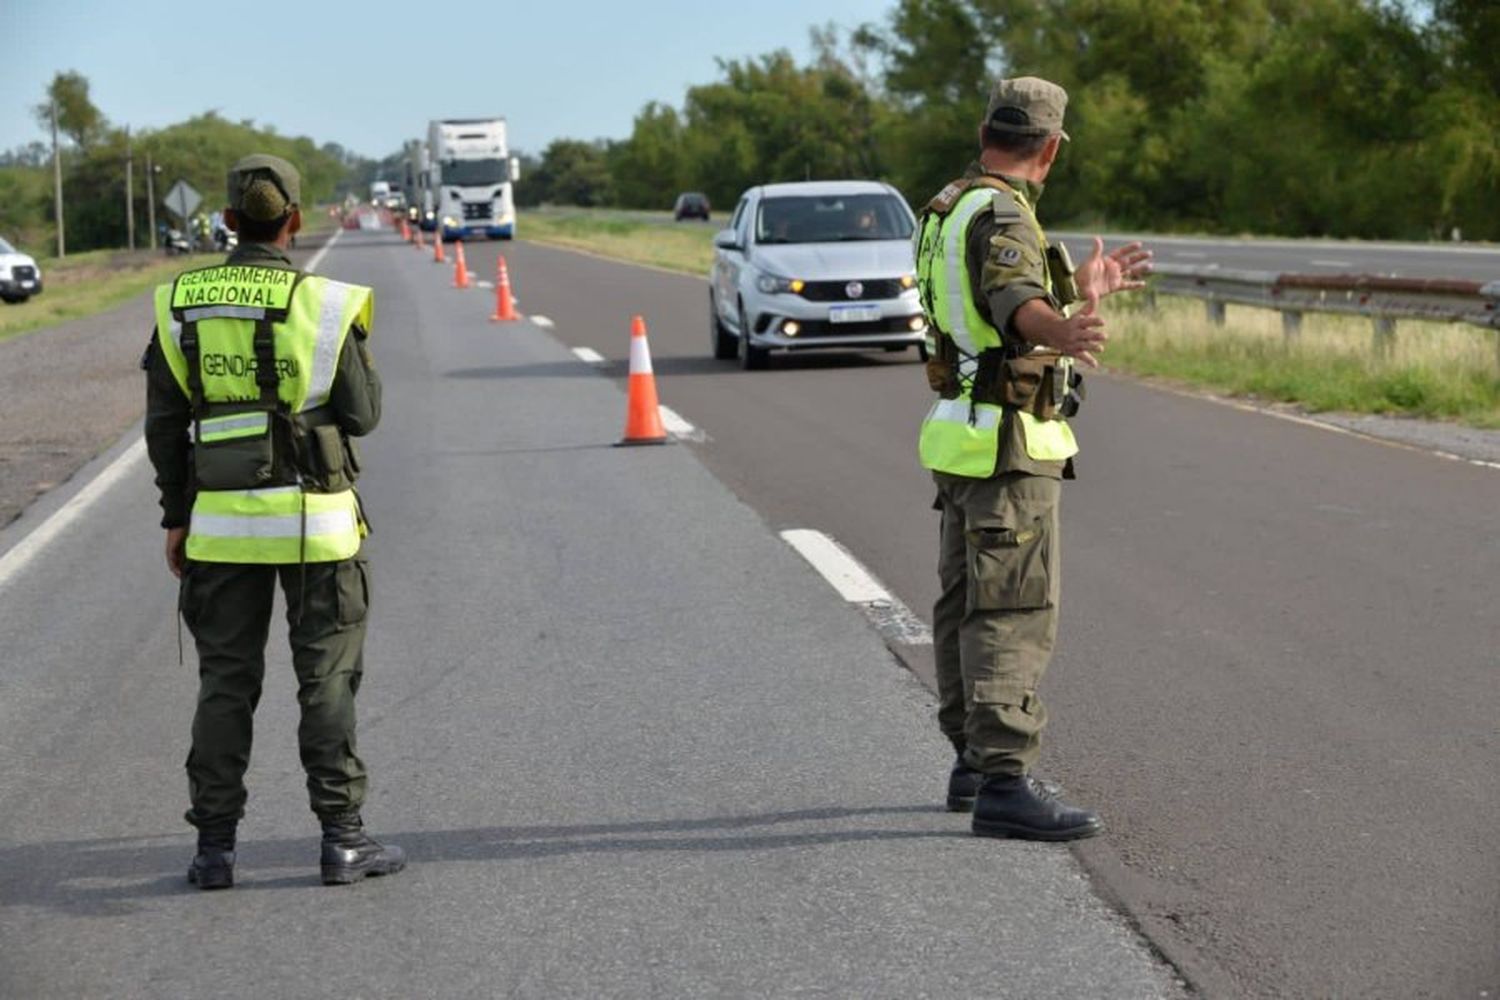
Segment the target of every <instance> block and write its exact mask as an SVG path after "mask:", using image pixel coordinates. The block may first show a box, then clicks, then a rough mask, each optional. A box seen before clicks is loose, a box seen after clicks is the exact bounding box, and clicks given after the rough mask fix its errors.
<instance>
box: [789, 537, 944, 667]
mask: <svg viewBox="0 0 1500 1000" xmlns="http://www.w3.org/2000/svg"><path fill="white" fill-rule="evenodd" d="M781 537H782V539H783V540H784V541H785V542H786V543H787V544H788V545H790V546H791V547H792V548H793V549H795V550H796V551H797V554H798V555H800V556H801V557H802V558H803V559H806V560H807V561H808V563H810V564H811V565H812V568H813V569H815V570H817V571H818V572H819V573H820V574H822V576H823V579H825V580H827V581H828V583H829V584H830V585H831V586H832V587H833V589H834V590H836V591H838V595H839V596H840V597H842V598H843V599H844V600H846V601H848V602H849V603H850V604H853V605H854V606H855V607H857V608H859V609H860V611H862V612H864V616H865V617H866V618H867V619H869V621H870V624H872V625H874V626H875V629H876V631H878V632H879V633H880V635H881V637H882V638H884V639H885V640H886V641H887V642H893V643H900V644H902V645H906V646H920V645H930V644H931V643H932V630H931V629H930V628H928V627H927V623H926V622H924V621H922V619H920V618H918V617H917V616H916V615H915V614H913V613H912V610H911V608H908V607H907V606H906V605H905V604H903V603H901V601H899V600H897V599H896V597H895V596H894V595H892V594H891V592H890V591H889V590H887V589H886V587H885V585H884V584H882V583H881V582H880V581H879V580H877V579H875V576H874V574H873V573H871V572H870V571H869V570H867V569H865V567H864V566H863V565H861V564H860V562H859V560H858V559H855V558H854V556H853V555H851V554H850V553H849V550H847V549H845V548H844V547H843V546H842V545H840V544H839V543H838V542H836V541H834V540H833V539H832V538H830V537H828V536H827V535H825V534H823V532H821V531H813V530H811V529H808V528H791V529H788V530H786V531H783V532H782V533H781Z"/></svg>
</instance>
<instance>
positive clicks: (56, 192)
mask: <svg viewBox="0 0 1500 1000" xmlns="http://www.w3.org/2000/svg"><path fill="white" fill-rule="evenodd" d="M52 201H53V208H54V209H55V210H56V216H57V256H58V257H59V258H61V257H64V256H66V255H67V244H66V243H65V242H64V241H63V204H62V160H61V159H60V158H59V156H58V152H57V98H55V97H54V98H53V99H52Z"/></svg>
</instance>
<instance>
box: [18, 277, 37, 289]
mask: <svg viewBox="0 0 1500 1000" xmlns="http://www.w3.org/2000/svg"><path fill="white" fill-rule="evenodd" d="M21 287H22V288H35V287H36V282H35V281H32V280H31V279H30V278H26V279H24V280H22V282H21Z"/></svg>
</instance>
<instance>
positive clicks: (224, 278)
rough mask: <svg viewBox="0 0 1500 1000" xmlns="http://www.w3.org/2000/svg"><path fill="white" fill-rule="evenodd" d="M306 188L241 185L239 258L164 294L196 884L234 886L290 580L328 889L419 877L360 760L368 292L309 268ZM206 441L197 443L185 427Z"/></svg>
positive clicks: (155, 355)
mask: <svg viewBox="0 0 1500 1000" xmlns="http://www.w3.org/2000/svg"><path fill="white" fill-rule="evenodd" d="M299 200H300V179H299V177H298V175H297V171H296V170H295V169H294V168H293V167H292V165H291V164H289V163H287V162H286V161H285V160H282V159H279V158H277V157H274V156H261V155H257V156H248V157H246V158H244V159H242V160H240V161H239V162H238V163H236V164H235V165H234V167H233V169H231V170H230V171H229V205H228V208H227V209H226V210H225V213H224V217H225V222H226V224H227V225H228V226H229V227H230V228H231V229H234V230H235V231H237V232H238V233H239V234H240V236H241V237H242V238H243V241H244V242H243V243H242V245H241V246H240V247H239V248H238V249H237V250H235V251H234V253H232V254H231V255H230V256H229V258H228V260H227V261H226V263H225V264H224V265H220V266H213V267H206V268H200V269H197V270H192V271H187V272H184V273H183V274H181V275H179V276H178V277H177V279H176V281H174V282H173V283H172V284H169V285H163V286H161V287H160V288H158V289H157V291H156V331H155V333H154V335H153V337H152V341H151V345H150V347H149V348H148V349H147V352H146V357H145V359H144V361H143V365H144V367H145V368H146V371H147V389H146V407H147V410H146V440H147V445H148V448H149V452H150V456H151V462H152V464H153V465H154V466H155V468H156V484H157V486H158V488H159V489H160V491H161V505H162V511H163V517H162V527H164V528H166V529H167V541H166V556H167V566H168V568H169V569H170V570H171V571H172V573H173V574H174V575H175V576H177V577H178V578H179V579H180V580H181V581H182V582H181V594H180V608H181V612H182V616H183V619H184V620H185V621H186V622H187V625H188V628H189V630H191V632H192V634H193V638H194V639H195V640H196V644H197V648H198V676H199V691H198V708H197V713H196V714H195V716H194V718H193V733H192V750H191V751H190V752H189V754H188V758H187V774H188V792H189V796H190V798H191V801H192V808H191V809H190V810H189V811H188V813H187V820H188V822H189V823H191V824H192V825H193V826H195V827H197V828H198V852H197V856H196V857H194V859H193V863H192V867H191V868H190V869H189V871H188V878H189V880H190V881H192V882H193V883H194V884H195V885H197V886H198V887H199V888H202V889H221V888H228V887H229V886H231V885H233V884H234V848H235V830H236V827H237V825H238V823H239V820H240V817H242V816H243V815H244V811H245V799H246V792H245V784H244V775H245V769H246V767H247V766H248V765H249V763H250V743H251V731H252V724H253V715H254V712H255V706H256V704H257V702H259V700H260V694H261V683H262V679H263V677H264V674H265V643H266V636H267V631H268V629H269V627H270V619H271V604H272V599H273V597H274V595H275V588H276V581H277V580H278V579H280V581H281V587H282V590H283V592H284V593H285V595H286V603H287V619H288V622H289V624H290V632H291V634H290V637H291V647H292V661H293V665H294V667H295V669H296V673H297V685H298V691H297V701H298V703H299V704H300V705H301V707H302V721H301V725H300V727H299V728H298V732H297V737H298V742H299V744H300V747H301V756H302V765H303V768H304V769H305V771H306V772H307V790H308V795H309V798H310V799H311V802H312V810H313V812H314V813H315V814H316V815H317V816H318V818H319V820H321V821H322V825H323V842H322V856H321V865H322V876H323V882H324V883H325V884H329V885H335V884H344V883H350V882H356V881H358V880H360V879H361V878H363V877H364V876H366V875H387V874H391V873H394V872H398V871H400V870H401V869H402V868H403V867H404V866H405V856H404V854H403V853H402V851H401V849H400V848H398V847H383V846H381V845H380V844H378V843H376V842H375V841H374V840H371V839H370V838H369V837H368V836H367V835H366V834H365V832H364V829H363V823H362V821H361V818H360V807H361V806H362V805H363V804H364V800H365V785H366V778H365V765H364V762H363V761H361V760H360V758H359V754H358V753H357V752H356V748H355V738H354V730H355V714H354V697H355V695H356V693H358V691H359V685H360V678H361V674H362V672H363V667H364V637H365V617H366V612H367V609H368V600H369V571H368V567H367V564H366V562H365V560H364V559H363V558H362V557H361V555H360V547H361V542H362V539H363V538H364V536H365V535H366V534H368V528H367V526H366V523H365V519H364V514H363V511H362V509H361V507H360V503H359V498H358V496H357V495H356V494H355V492H354V488H353V487H354V480H355V478H356V476H357V474H358V472H359V468H360V465H359V459H358V452H357V451H356V450H355V448H354V443H353V441H352V440H351V438H352V437H357V436H361V435H364V434H368V433H369V432H370V431H371V430H373V429H374V428H375V425H376V423H377V422H378V421H379V419H380V380H379V378H378V377H377V376H376V373H375V370H374V368H373V367H372V363H371V360H370V354H369V350H368V348H367V347H366V346H365V341H366V339H367V338H368V337H369V335H370V325H371V317H372V315H373V307H374V302H373V293H372V292H371V290H370V289H368V288H362V287H359V286H357V285H346V284H343V283H341V282H337V281H331V280H329V279H327V278H321V277H318V276H316V275H311V274H304V273H301V272H298V271H297V270H296V269H295V268H294V267H293V266H292V263H291V260H290V259H289V258H288V257H287V255H286V247H287V245H288V243H289V242H290V240H291V238H292V235H293V234H294V233H296V232H297V230H298V229H299V228H301V225H302V216H301V213H300V211H299ZM190 428H191V438H190V437H189V429H190Z"/></svg>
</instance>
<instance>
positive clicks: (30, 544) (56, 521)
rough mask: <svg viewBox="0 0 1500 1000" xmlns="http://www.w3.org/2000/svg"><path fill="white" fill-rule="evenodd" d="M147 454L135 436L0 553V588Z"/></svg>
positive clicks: (317, 257)
mask: <svg viewBox="0 0 1500 1000" xmlns="http://www.w3.org/2000/svg"><path fill="white" fill-rule="evenodd" d="M342 235H344V230H342V229H336V230H334V233H333V236H332V237H331V238H330V239H329V240H328V242H327V243H324V244H323V247H322V249H320V250H319V251H318V252H317V253H315V254H313V256H312V260H309V261H308V262H307V267H306V270H308V271H316V270H317V269H318V265H319V264H321V263H323V258H324V257H326V256H327V255H328V251H329V250H332V249H333V245H334V244H335V243H337V242H338V240H339V237H340V236H342ZM145 457H146V439H145V438H144V437H140V438H137V439H136V440H135V443H134V444H132V445H131V446H130V447H128V448H126V449H125V450H124V451H123V452H121V453H120V456H119V457H118V458H116V459H115V460H114V461H113V462H111V463H109V465H107V466H105V467H104V469H103V470H101V471H100V473H99V474H98V475H97V476H95V477H94V478H93V480H92V481H91V482H90V483H89V484H88V485H86V486H84V487H83V489H81V490H79V491H78V492H77V493H75V494H73V496H72V498H70V499H69V500H68V502H67V503H65V504H63V505H62V506H61V507H59V508H58V509H57V510H55V511H53V512H52V515H51V516H50V517H48V518H47V520H45V521H43V522H42V523H41V524H39V525H37V526H36V528H35V529H34V530H33V531H32V532H31V534H29V535H27V536H26V537H25V538H23V539H21V540H20V541H19V542H17V543H16V544H15V545H14V546H13V547H12V548H11V550H10V551H9V552H7V553H5V555H3V556H0V587H4V586H5V585H6V584H7V583H9V582H10V581H11V580H13V579H14V578H15V577H16V575H17V574H18V573H20V572H21V570H23V569H25V568H26V567H27V566H28V565H29V564H30V563H31V561H32V560H33V559H35V558H36V557H37V555H38V554H39V553H40V552H41V551H42V549H44V548H46V547H47V545H48V544H49V543H50V542H51V541H52V540H53V539H54V538H56V537H57V536H58V535H60V534H62V533H63V532H64V531H66V530H67V529H68V528H69V527H70V526H71V525H72V524H73V522H75V521H77V520H78V519H79V518H80V517H82V516H83V514H84V512H85V511H86V510H88V508H89V507H91V506H93V505H94V504H95V503H96V502H97V501H98V500H99V498H100V497H102V496H103V495H104V494H105V493H107V492H108V491H109V489H110V487H112V486H114V484H115V483H117V482H119V481H120V480H121V479H123V478H125V476H126V475H129V474H131V473H133V472H134V471H135V467H136V466H137V465H138V464H140V463H141V462H142V461H143V460H144V459H145Z"/></svg>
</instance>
